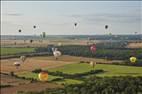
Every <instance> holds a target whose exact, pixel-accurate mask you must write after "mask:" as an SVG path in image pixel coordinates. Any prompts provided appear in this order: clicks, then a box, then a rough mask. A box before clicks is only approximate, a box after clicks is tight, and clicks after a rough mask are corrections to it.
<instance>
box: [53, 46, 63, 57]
mask: <svg viewBox="0 0 142 94" xmlns="http://www.w3.org/2000/svg"><path fill="white" fill-rule="evenodd" d="M52 51H53V55H54V57H55V59H56V60H57V59H58V57H59V56H61V55H62V53H61V52H60V51H58V49H57V48H52Z"/></svg>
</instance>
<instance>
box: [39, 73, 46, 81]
mask: <svg viewBox="0 0 142 94" xmlns="http://www.w3.org/2000/svg"><path fill="white" fill-rule="evenodd" d="M38 78H39V80H40V81H47V80H48V73H47V72H40V73H39V74H38Z"/></svg>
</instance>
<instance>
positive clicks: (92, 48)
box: [90, 44, 96, 52]
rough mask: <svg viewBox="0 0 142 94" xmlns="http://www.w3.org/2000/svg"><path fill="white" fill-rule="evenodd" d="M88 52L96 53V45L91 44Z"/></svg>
mask: <svg viewBox="0 0 142 94" xmlns="http://www.w3.org/2000/svg"><path fill="white" fill-rule="evenodd" d="M90 50H91V51H92V52H96V45H95V44H93V45H92V46H91V47H90Z"/></svg>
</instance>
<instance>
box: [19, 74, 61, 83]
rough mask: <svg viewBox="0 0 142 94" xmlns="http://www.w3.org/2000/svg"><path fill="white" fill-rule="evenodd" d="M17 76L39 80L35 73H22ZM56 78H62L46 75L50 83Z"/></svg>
mask: <svg viewBox="0 0 142 94" xmlns="http://www.w3.org/2000/svg"><path fill="white" fill-rule="evenodd" d="M17 75H18V76H19V77H25V78H33V79H36V80H39V79H38V74H37V73H32V72H22V73H18V74H17ZM56 78H62V77H59V76H52V75H48V81H51V80H53V79H56Z"/></svg>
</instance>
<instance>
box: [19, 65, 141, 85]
mask: <svg viewBox="0 0 142 94" xmlns="http://www.w3.org/2000/svg"><path fill="white" fill-rule="evenodd" d="M97 69H102V70H104V71H105V72H104V73H100V74H96V76H99V77H104V76H105V77H106V76H107V77H112V76H135V77H136V76H142V67H135V66H122V65H110V64H109V65H108V64H97V65H96V66H95V68H92V67H91V66H90V65H89V64H85V63H80V64H79V63H77V64H68V65H65V66H62V67H57V68H51V69H48V71H52V72H55V71H60V72H63V73H67V74H75V73H84V72H89V71H90V70H97ZM45 70H46V68H45ZM18 75H19V76H21V77H26V78H34V79H37V80H39V79H38V74H37V73H32V72H21V73H18ZM90 76H92V75H88V76H85V78H86V77H90ZM56 78H62V77H60V76H52V75H49V78H48V81H52V80H53V79H56ZM54 82H55V83H58V84H63V83H64V84H77V83H78V84H79V83H82V80H76V79H64V80H61V81H54Z"/></svg>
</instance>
